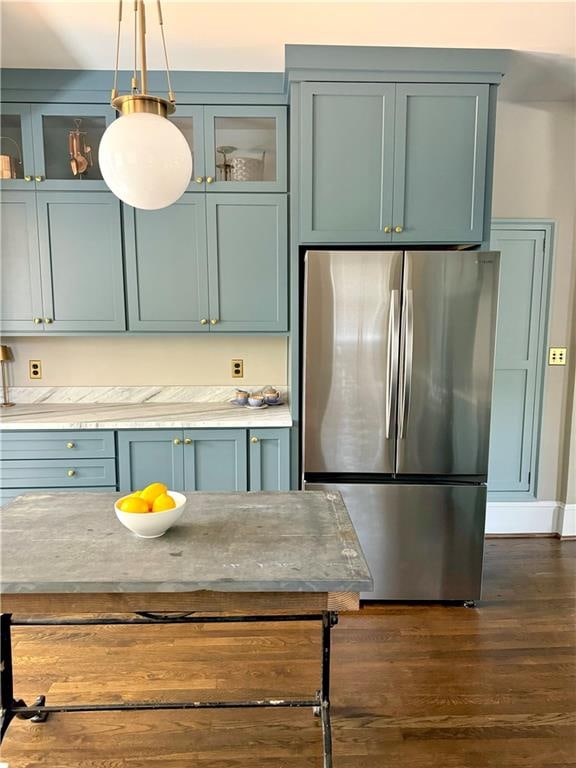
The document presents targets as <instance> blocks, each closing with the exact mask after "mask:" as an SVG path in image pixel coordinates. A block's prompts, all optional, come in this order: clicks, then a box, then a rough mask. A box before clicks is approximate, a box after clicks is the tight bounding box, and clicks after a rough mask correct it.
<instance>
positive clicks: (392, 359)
mask: <svg viewBox="0 0 576 768" xmlns="http://www.w3.org/2000/svg"><path fill="white" fill-rule="evenodd" d="M399 309H400V291H397V290H394V291H391V294H390V313H389V315H388V350H387V353H386V358H387V360H386V440H390V426H391V421H392V413H394V412H395V410H396V403H395V393H396V391H397V388H398V340H399V335H400V312H399Z"/></svg>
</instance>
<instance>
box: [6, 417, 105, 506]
mask: <svg viewBox="0 0 576 768" xmlns="http://www.w3.org/2000/svg"><path fill="white" fill-rule="evenodd" d="M1 442H2V451H1V455H0V504H4V503H6V502H7V501H9V500H10V499H12V498H14V497H15V496H20V495H21V494H23V493H29V492H40V491H43V490H46V491H74V490H81V491H115V490H116V447H115V441H114V432H113V431H111V430H76V431H69V430H56V429H55V430H42V431H28V430H22V431H21V430H17V431H13V432H11V431H6V432H3V433H2V441H1ZM79 511H81V510H79Z"/></svg>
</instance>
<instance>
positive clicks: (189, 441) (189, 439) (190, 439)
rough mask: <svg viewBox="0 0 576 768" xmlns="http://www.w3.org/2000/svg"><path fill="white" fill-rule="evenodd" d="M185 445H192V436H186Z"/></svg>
mask: <svg viewBox="0 0 576 768" xmlns="http://www.w3.org/2000/svg"><path fill="white" fill-rule="evenodd" d="M184 445H192V438H191V437H185V438H184Z"/></svg>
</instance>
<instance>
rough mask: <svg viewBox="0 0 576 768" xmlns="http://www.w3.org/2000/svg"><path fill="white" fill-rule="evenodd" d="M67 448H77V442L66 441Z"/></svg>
mask: <svg viewBox="0 0 576 768" xmlns="http://www.w3.org/2000/svg"><path fill="white" fill-rule="evenodd" d="M66 448H76V443H66Z"/></svg>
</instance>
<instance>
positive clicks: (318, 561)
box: [0, 491, 372, 595]
mask: <svg viewBox="0 0 576 768" xmlns="http://www.w3.org/2000/svg"><path fill="white" fill-rule="evenodd" d="M122 495H123V494H119V493H74V492H65V493H45V492H41V493H40V492H37V493H28V494H25V495H24V496H20V497H19V498H17V499H15V500H14V501H12V502H11V503H10V504H7V505H6V506H5V507H3V508H2V510H1V511H0V524H1V547H2V561H1V582H2V592H3V593H4V594H6V595H8V594H24V593H26V594H31V593H67V594H71V593H72V594H75V593H88V592H90V593H98V592H106V593H124V592H130V593H134V592H146V593H159V592H161V593H173V592H193V591H196V590H211V591H216V592H361V591H370V590H371V589H372V578H371V576H370V571H369V570H368V566H367V564H366V560H365V558H364V555H363V553H362V550H361V548H360V544H359V542H358V539H357V536H356V532H355V530H354V527H353V525H352V522H351V520H350V517H349V515H348V511H347V510H346V507H345V506H344V503H343V501H342V498H341V496H340V494H338V493H325V492H317V491H306V492H302V491H290V492H286V493H192V494H188V504H187V507H186V509H185V510H184V514H183V515H182V517H181V518H180V520H179V521H178V523H176V525H175V526H174V527H173V528H171V529H170V530H169V531H167V533H166V534H165V535H164V536H162V537H160V538H157V539H141V538H138V537H136V536H134V535H133V534H132V533H130V531H128V530H127V529H126V528H124V527H123V526H122V525H121V524H120V522H119V521H118V520H117V519H116V515H115V513H114V508H113V505H114V501H115V499H117V498H119V497H120V496H122Z"/></svg>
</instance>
